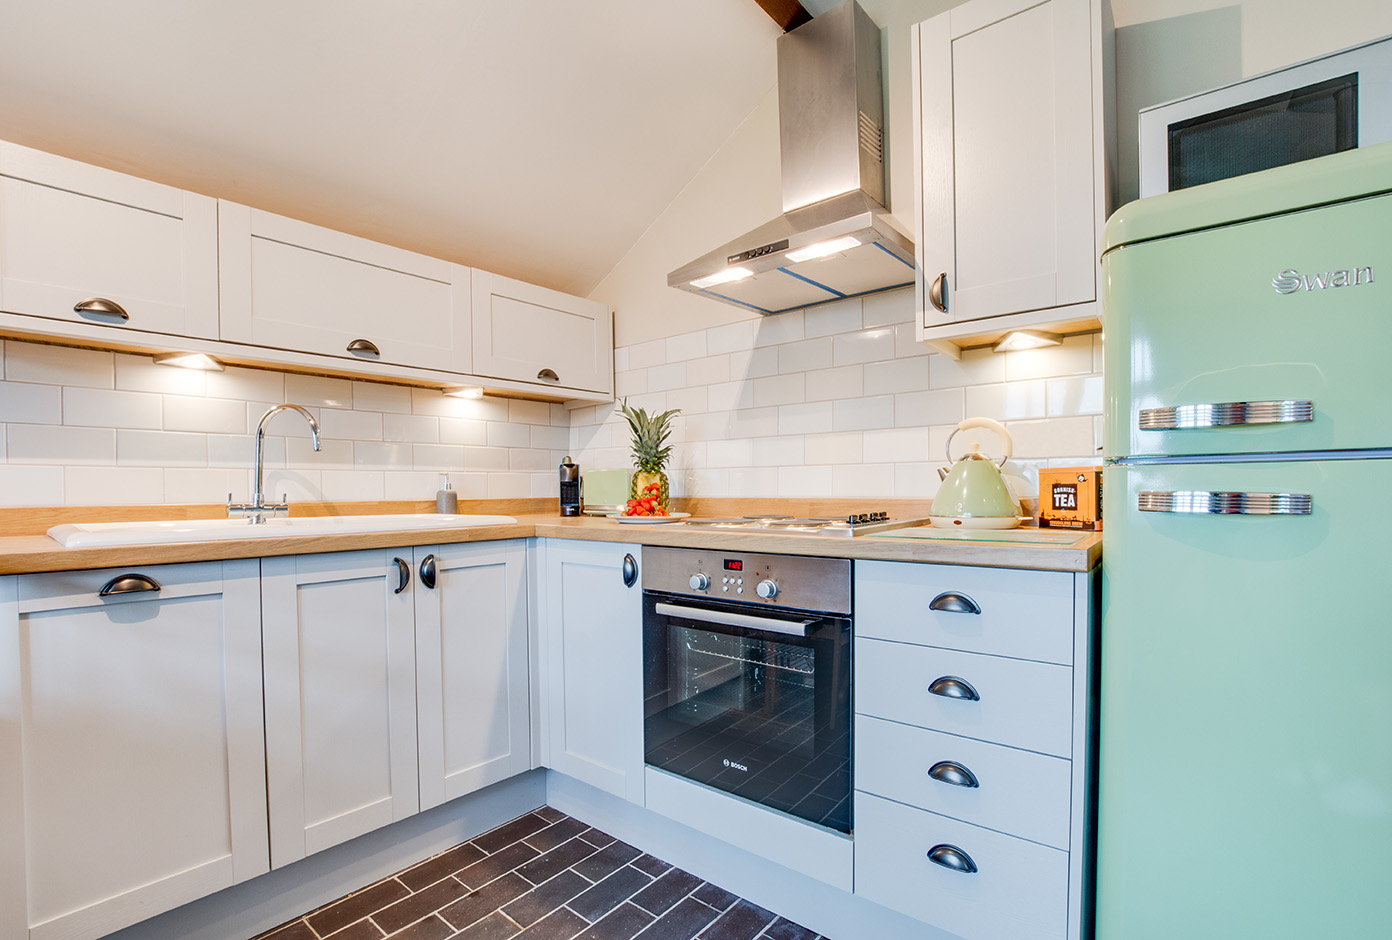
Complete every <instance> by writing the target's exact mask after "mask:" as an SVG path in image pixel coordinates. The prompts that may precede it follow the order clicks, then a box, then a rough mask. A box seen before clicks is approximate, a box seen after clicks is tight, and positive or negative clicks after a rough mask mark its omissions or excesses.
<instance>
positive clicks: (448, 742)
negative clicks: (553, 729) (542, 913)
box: [415, 541, 532, 809]
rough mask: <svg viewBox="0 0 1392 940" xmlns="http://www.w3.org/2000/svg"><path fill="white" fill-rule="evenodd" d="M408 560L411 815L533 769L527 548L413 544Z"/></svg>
mask: <svg viewBox="0 0 1392 940" xmlns="http://www.w3.org/2000/svg"><path fill="white" fill-rule="evenodd" d="M415 557H416V572H417V580H416V586H415V608H416V703H417V704H416V712H417V718H416V724H417V728H418V730H419V746H420V808H421V809H429V808H430V807H432V806H438V805H439V804H441V803H444V802H445V801H447V800H452V799H454V798H455V797H458V796H463V795H464V794H465V793H471V792H473V791H474V790H478V789H480V788H482V787H485V786H487V785H489V784H490V783H497V782H498V781H500V780H506V779H507V778H508V777H512V776H514V775H516V774H520V773H522V772H523V771H526V770H528V769H530V768H531V766H532V761H531V706H530V687H529V685H528V667H529V665H530V663H529V660H528V650H527V578H526V570H525V569H526V549H525V547H524V545H523V543H522V542H521V541H509V542H478V543H473V544H463V545H437V546H424V547H418V548H416V549H415ZM422 566H425V568H426V570H427V571H430V570H431V569H433V572H434V574H433V578H432V579H423V578H421V576H420V572H421V570H422ZM425 580H433V582H434V586H433V587H432V586H429V585H426V584H425V583H424V581H425Z"/></svg>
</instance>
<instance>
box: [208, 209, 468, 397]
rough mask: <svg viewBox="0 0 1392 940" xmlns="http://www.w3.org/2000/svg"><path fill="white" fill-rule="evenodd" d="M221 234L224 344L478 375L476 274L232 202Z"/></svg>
mask: <svg viewBox="0 0 1392 940" xmlns="http://www.w3.org/2000/svg"><path fill="white" fill-rule="evenodd" d="M218 228H219V243H218V250H219V253H220V257H221V284H220V289H221V299H222V331H221V338H222V339H224V340H228V341H232V342H238V343H247V344H250V345H255V346H269V347H273V348H277V349H290V350H297V351H301V352H310V353H319V354H322V355H326V356H333V357H335V358H339V359H349V360H352V359H360V360H364V361H368V362H386V363H393V364H396V365H403V366H415V367H418V368H425V369H438V370H441V371H447V372H461V373H467V372H468V371H469V365H470V363H469V342H470V330H469V304H470V272H469V269H468V268H465V267H461V266H460V265H457V264H451V263H449V262H447V261H440V260H438V259H436V258H428V257H426V256H425V255H418V254H415V253H414V252H409V251H405V250H402V249H400V248H393V247H391V246H388V245H382V244H379V243H377V242H371V241H368V240H366V239H362V238H357V237H354V236H352V235H346V234H344V233H342V232H335V231H332V230H330V229H325V228H320V227H319V226H316V225H310V224H308V223H306V222H299V221H296V220H294V219H287V218H284V217H282V216H277V215H272V214H271V213H269V212H261V211H260V210H257V209H249V208H247V207H246V206H239V205H236V204H235V203H229V202H222V203H219V207H218ZM356 340H366V341H368V342H369V343H371V344H373V345H374V346H376V347H377V349H378V350H379V353H377V354H374V353H372V352H371V351H370V350H361V351H356V352H355V351H354V350H350V349H349V345H350V344H352V343H354V342H355V341H356Z"/></svg>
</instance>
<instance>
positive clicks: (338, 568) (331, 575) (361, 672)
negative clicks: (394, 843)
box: [261, 549, 420, 868]
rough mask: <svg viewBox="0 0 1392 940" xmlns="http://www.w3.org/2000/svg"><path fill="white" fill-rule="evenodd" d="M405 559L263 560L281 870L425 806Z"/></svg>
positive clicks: (275, 830) (269, 734)
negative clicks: (402, 573) (403, 581)
mask: <svg viewBox="0 0 1392 940" xmlns="http://www.w3.org/2000/svg"><path fill="white" fill-rule="evenodd" d="M396 557H400V558H402V560H403V563H404V564H407V565H409V563H410V558H411V555H410V550H409V549H406V550H404V552H395V553H394V552H391V551H386V550H381V551H377V550H374V551H364V552H339V553H331V554H324V555H290V556H283V557H278V558H266V559H262V562H261V575H262V579H261V592H262V593H261V597H262V632H263V645H264V649H265V659H266V663H265V680H266V778H267V782H268V784H269V789H270V826H271V867H273V868H278V867H280V866H282V865H285V864H287V863H288V862H293V861H295V860H297V859H300V858H304V857H305V856H306V855H309V854H311V853H314V852H318V851H320V850H321V849H326V848H328V847H329V846H331V845H337V844H338V843H340V842H346V841H347V840H349V839H351V838H353V837H354V836H359V835H362V834H363V833H364V832H369V831H371V830H373V829H376V828H378V827H380V826H384V825H386V824H388V823H390V822H393V821H395V820H398V819H403V818H405V817H406V816H410V815H412V814H413V813H415V812H416V811H417V809H418V808H419V803H420V798H419V791H418V788H417V775H416V683H415V667H416V662H415V637H414V629H413V616H412V609H411V594H410V592H409V591H403V592H401V593H400V594H398V593H395V589H396V588H397V586H398V585H399V583H400V581H399V577H398V572H399V566H398V565H397V564H396V563H395V562H394V560H393V559H394V558H396Z"/></svg>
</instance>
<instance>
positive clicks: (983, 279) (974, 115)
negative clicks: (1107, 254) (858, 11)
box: [915, 0, 1105, 335]
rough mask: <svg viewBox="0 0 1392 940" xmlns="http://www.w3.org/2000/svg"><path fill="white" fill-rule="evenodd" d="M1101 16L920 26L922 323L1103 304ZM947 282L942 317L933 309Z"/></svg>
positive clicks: (969, 8) (1079, 5)
mask: <svg viewBox="0 0 1392 940" xmlns="http://www.w3.org/2000/svg"><path fill="white" fill-rule="evenodd" d="M1097 17H1098V14H1097V11H1096V10H1095V9H1094V4H1092V3H1091V2H1090V0H1044V2H1037V0H975V2H971V3H966V4H963V5H961V6H958V7H955V8H953V9H952V10H950V11H948V12H946V13H943V14H941V15H939V16H937V17H934V18H933V19H931V20H928V21H926V22H924V23H921V24H919V25H918V26H917V27H915V51H916V57H915V65H916V68H917V87H916V88H915V91H916V116H917V118H918V125H919V127H918V131H919V133H918V135H917V138H916V147H917V153H918V157H919V159H920V160H921V167H920V172H921V174H922V178H921V181H920V185H919V187H918V194H917V195H918V202H919V210H918V213H917V215H918V221H919V224H920V226H921V227H920V230H919V239H918V244H919V246H920V247H919V251H920V268H921V277H922V283H921V284H920V286H919V303H920V304H921V305H922V306H923V321H922V326H923V327H925V328H926V327H941V326H943V325H944V324H947V323H959V324H960V323H963V322H966V323H970V322H972V321H978V320H983V319H988V318H991V317H999V316H1005V315H1009V314H1021V313H1026V312H1031V311H1041V310H1048V309H1053V308H1065V307H1072V306H1075V305H1079V304H1092V303H1095V302H1096V300H1097V284H1098V277H1099V271H1098V263H1097V236H1098V231H1099V228H1100V224H1101V219H1102V216H1103V214H1104V212H1105V207H1104V206H1100V205H1098V203H1099V200H1100V199H1101V198H1102V194H1103V192H1104V188H1105V187H1104V183H1103V177H1104V174H1105V167H1104V166H1102V165H1101V162H1100V159H1099V152H1100V151H1099V140H1100V139H1101V135H1102V133H1103V121H1102V118H1101V116H1100V115H1099V114H1098V113H1097V110H1098V103H1099V98H1098V95H1099V92H1098V89H1099V88H1100V81H1099V79H1098V76H1099V75H1100V74H1101V71H1102V68H1103V64H1102V62H1100V61H1098V59H1099V56H1098V55H1097V53H1096V51H1095V48H1094V44H1095V42H1096V41H1097V33H1098V31H1099V29H1100V27H1099V26H1098V23H1097V22H1096V20H1097ZM1004 63H1008V66H1007V65H1005V64H1004ZM939 274H943V275H944V276H945V278H946V282H947V312H946V313H945V314H944V313H942V312H940V311H938V310H937V309H935V308H934V307H933V306H932V304H929V303H925V302H924V301H925V297H926V293H925V292H926V288H927V286H928V285H930V284H931V283H932V282H933V280H934V279H935V278H936V277H937V276H938V275H939ZM1087 315H1088V314H1086V313H1078V312H1076V311H1070V312H1068V313H1066V314H1065V315H1064V319H1069V318H1077V317H1086V316H1087ZM1093 315H1094V316H1095V313H1094V314H1093ZM980 329H981V330H989V329H990V326H989V324H983V325H981V326H980ZM967 332H970V331H969V330H968V331H967ZM933 335H939V334H933ZM963 335H964V334H963Z"/></svg>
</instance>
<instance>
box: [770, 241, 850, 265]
mask: <svg viewBox="0 0 1392 940" xmlns="http://www.w3.org/2000/svg"><path fill="white" fill-rule="evenodd" d="M859 247H860V239H858V238H856V237H855V236H854V235H844V236H842V237H841V238H831V239H828V240H827V241H824V242H817V243H816V244H813V245H808V246H807V247H806V248H798V249H795V250H793V251H790V252H788V253H787V254H786V255H784V257H786V258H787V259H788V260H789V261H791V262H793V263H794V264H796V263H797V262H799V261H811V260H812V259H813V258H825V257H826V256H827V255H834V254H836V253H837V252H838V251H848V250H850V249H851V248H859Z"/></svg>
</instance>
